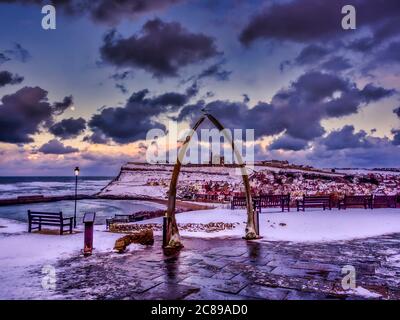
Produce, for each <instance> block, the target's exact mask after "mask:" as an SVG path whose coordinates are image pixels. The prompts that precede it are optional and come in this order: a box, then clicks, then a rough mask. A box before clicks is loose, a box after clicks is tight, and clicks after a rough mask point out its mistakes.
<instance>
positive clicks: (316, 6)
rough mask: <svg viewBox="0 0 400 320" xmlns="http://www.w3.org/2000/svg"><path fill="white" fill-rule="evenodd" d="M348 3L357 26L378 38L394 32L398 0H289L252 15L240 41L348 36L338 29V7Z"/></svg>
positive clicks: (313, 39) (299, 39)
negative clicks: (353, 7)
mask: <svg viewBox="0 0 400 320" xmlns="http://www.w3.org/2000/svg"><path fill="white" fill-rule="evenodd" d="M349 4H351V5H354V6H355V7H356V9H357V23H358V26H361V27H368V28H370V29H373V30H374V31H375V30H377V31H376V33H377V35H376V36H377V37H381V38H385V37H389V36H390V33H392V34H393V33H395V31H394V30H396V28H395V29H394V30H392V29H391V26H393V25H398V12H400V2H399V1H398V0H386V1H384V2H382V1H369V0H352V1H348V0H335V1H323V0H293V1H285V2H283V3H281V2H275V3H272V4H270V5H268V6H266V8H265V9H264V10H262V11H261V12H260V13H258V14H256V15H255V16H253V17H252V18H251V19H250V21H249V23H248V25H247V26H246V27H245V28H244V29H243V31H242V32H241V34H240V41H241V42H242V43H243V44H244V45H250V44H251V43H252V42H254V41H256V40H258V39H266V40H281V41H282V40H288V41H295V42H303V43H305V42H309V41H331V40H335V39H336V38H338V37H341V38H343V37H345V36H348V35H351V33H349V32H347V31H345V30H343V29H342V28H341V20H342V18H343V15H342V13H341V9H342V7H343V6H345V5H349ZM397 30H398V28H397Z"/></svg>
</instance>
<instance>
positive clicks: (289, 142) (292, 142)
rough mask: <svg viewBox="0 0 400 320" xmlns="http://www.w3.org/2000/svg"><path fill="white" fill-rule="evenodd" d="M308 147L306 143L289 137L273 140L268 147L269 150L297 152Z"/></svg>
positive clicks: (284, 136)
mask: <svg viewBox="0 0 400 320" xmlns="http://www.w3.org/2000/svg"><path fill="white" fill-rule="evenodd" d="M307 147H308V141H306V140H303V139H297V138H293V137H291V136H290V135H286V134H285V135H283V136H282V137H279V138H277V139H275V140H274V141H273V142H272V143H271V144H270V145H269V146H268V149H269V150H288V151H299V150H304V149H306V148H307Z"/></svg>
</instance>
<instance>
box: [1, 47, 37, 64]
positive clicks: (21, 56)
mask: <svg viewBox="0 0 400 320" xmlns="http://www.w3.org/2000/svg"><path fill="white" fill-rule="evenodd" d="M4 53H5V54H6V55H7V56H9V57H11V58H12V59H14V60H16V61H19V62H22V63H25V62H27V61H29V60H30V59H31V58H32V56H31V54H30V52H29V51H28V50H27V49H25V48H24V47H22V45H21V44H19V43H14V46H13V48H12V49H8V50H5V51H4Z"/></svg>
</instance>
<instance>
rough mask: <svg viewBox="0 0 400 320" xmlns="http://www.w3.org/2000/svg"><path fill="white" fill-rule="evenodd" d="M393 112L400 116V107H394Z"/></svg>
mask: <svg viewBox="0 0 400 320" xmlns="http://www.w3.org/2000/svg"><path fill="white" fill-rule="evenodd" d="M393 113H394V114H396V115H397V116H398V117H399V118H400V107H398V108H396V109H394V110H393Z"/></svg>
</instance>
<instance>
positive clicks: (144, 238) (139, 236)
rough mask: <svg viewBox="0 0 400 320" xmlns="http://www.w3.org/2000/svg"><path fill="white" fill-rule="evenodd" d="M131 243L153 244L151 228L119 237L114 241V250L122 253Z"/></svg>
mask: <svg viewBox="0 0 400 320" xmlns="http://www.w3.org/2000/svg"><path fill="white" fill-rule="evenodd" d="M131 243H139V244H142V245H153V244H154V236H153V230H152V229H146V230H142V231H135V232H133V233H131V234H128V235H126V236H124V237H122V238H119V239H118V240H117V241H115V245H114V250H116V251H118V253H122V252H124V251H125V250H126V247H127V246H129V245H130V244H131Z"/></svg>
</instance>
